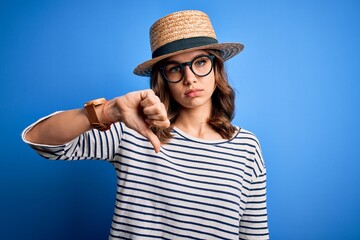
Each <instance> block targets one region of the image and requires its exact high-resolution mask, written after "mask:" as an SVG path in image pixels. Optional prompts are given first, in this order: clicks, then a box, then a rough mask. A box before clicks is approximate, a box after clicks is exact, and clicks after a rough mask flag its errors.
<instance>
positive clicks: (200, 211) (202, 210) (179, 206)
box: [117, 185, 239, 221]
mask: <svg viewBox="0 0 360 240" xmlns="http://www.w3.org/2000/svg"><path fill="white" fill-rule="evenodd" d="M118 186H119V185H118ZM122 188H124V187H123V186H122ZM136 190H138V189H136ZM143 192H145V191H143ZM148 192H149V191H148ZM117 194H119V195H122V196H127V197H133V198H137V199H142V200H147V201H150V202H155V203H160V204H164V205H167V206H172V207H177V208H184V206H183V205H178V204H173V203H170V202H164V201H159V200H155V199H153V198H147V197H142V196H137V195H132V194H127V193H124V192H119V191H117ZM151 194H155V193H153V192H151ZM155 195H156V194H155ZM186 209H187V210H193V211H197V212H199V213H200V214H201V213H204V212H206V213H210V214H213V215H218V216H222V217H224V218H229V219H232V220H236V221H238V220H239V219H237V218H235V217H231V216H229V215H227V214H222V213H221V212H214V211H209V210H205V209H199V208H194V207H188V206H187V207H186Z"/></svg>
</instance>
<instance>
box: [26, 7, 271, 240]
mask: <svg viewBox="0 0 360 240" xmlns="http://www.w3.org/2000/svg"><path fill="white" fill-rule="evenodd" d="M150 43H151V48H152V59H151V60H148V61H146V62H144V63H143V64H140V65H139V66H137V67H136V68H135V70H134V73H135V74H137V75H140V76H150V77H151V79H150V81H151V90H150V89H149V90H142V91H137V92H130V93H128V94H125V95H123V96H120V97H116V98H114V99H111V100H109V101H106V100H105V99H96V100H92V101H89V102H88V103H86V104H85V107H84V108H81V109H75V110H70V111H64V112H57V113H54V114H52V115H50V116H47V117H45V118H43V119H40V120H39V121H37V122H36V123H34V124H32V125H31V126H29V127H28V128H27V129H25V130H24V133H23V139H24V141H25V142H27V143H28V144H30V146H31V147H33V148H34V149H35V150H37V151H38V153H39V154H40V155H42V156H43V157H46V158H49V159H63V160H80V159H103V160H107V161H108V162H110V163H111V164H112V165H113V166H114V168H115V170H116V173H117V178H118V181H117V196H116V205H115V212H114V216H113V222H112V226H111V231H110V236H109V238H110V239H145V238H150V239H151V238H153V239H158V238H160V239H268V238H269V235H268V227H267V210H266V169H265V166H264V163H263V160H262V156H261V150H260V146H259V143H258V140H257V138H256V137H255V136H254V135H253V134H252V133H250V132H248V131H246V130H244V129H241V128H238V127H236V126H233V125H232V124H231V120H232V118H233V113H234V92H233V89H232V88H231V87H230V86H229V84H228V81H227V78H226V73H225V70H224V61H226V60H228V59H229V58H231V57H233V56H235V55H236V54H238V53H239V52H240V51H241V50H242V49H243V45H242V44H240V43H218V42H217V40H216V35H215V32H214V30H213V28H212V26H211V22H210V20H209V18H208V16H207V15H206V14H205V13H203V12H200V11H182V12H176V13H173V14H170V15H168V16H166V17H164V18H161V19H159V20H158V21H156V22H155V23H154V24H153V25H152V27H151V29H150ZM154 150H155V151H154Z"/></svg>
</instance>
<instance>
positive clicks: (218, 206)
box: [118, 178, 238, 213]
mask: <svg viewBox="0 0 360 240" xmlns="http://www.w3.org/2000/svg"><path fill="white" fill-rule="evenodd" d="M119 180H122V181H125V182H132V183H137V184H142V185H148V186H151V187H154V188H160V189H163V190H166V191H169V192H177V193H181V194H185V195H186V194H187V195H191V196H196V197H202V198H208V199H215V200H220V201H224V202H229V203H231V204H234V205H236V206H238V203H236V202H233V201H230V200H224V199H220V198H216V197H208V196H204V195H200V194H190V193H186V192H183V191H178V190H171V189H169V188H164V187H156V185H154V184H149V183H144V182H140V181H135V180H129V179H122V178H119ZM118 187H119V188H120V187H121V188H122V189H126V190H135V191H138V192H145V193H149V194H153V195H157V196H161V197H163V198H166V199H174V200H178V201H183V202H190V203H195V204H200V205H207V206H212V207H216V208H221V209H225V210H228V211H230V212H235V213H237V211H235V210H234V209H233V208H228V207H224V206H221V205H218V204H211V203H204V202H200V201H195V200H189V199H186V198H180V197H174V196H172V195H170V194H169V195H166V194H161V193H158V192H153V191H150V190H144V189H141V188H134V187H129V186H127V184H124V185H123V186H121V185H120V184H118ZM119 194H123V193H119Z"/></svg>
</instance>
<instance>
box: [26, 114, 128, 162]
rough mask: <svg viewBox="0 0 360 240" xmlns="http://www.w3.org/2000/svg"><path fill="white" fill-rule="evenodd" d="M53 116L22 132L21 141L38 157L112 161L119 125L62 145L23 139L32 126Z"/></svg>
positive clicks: (119, 130)
mask: <svg viewBox="0 0 360 240" xmlns="http://www.w3.org/2000/svg"><path fill="white" fill-rule="evenodd" d="M54 114H56V113H53V114H51V115H49V116H46V117H44V118H41V119H39V120H38V121H37V122H35V123H33V124H31V125H30V126H28V127H27V128H26V129H25V130H24V131H23V132H22V139H23V141H24V142H25V143H27V144H28V145H29V146H30V147H32V148H33V149H34V150H35V151H36V152H37V153H38V154H39V155H40V156H42V157H44V158H47V159H51V160H87V159H103V160H111V159H113V157H114V154H115V150H116V149H117V148H118V146H119V143H120V138H121V134H122V127H121V124H119V123H116V124H113V125H112V126H111V129H110V130H108V131H104V132H101V131H98V130H96V129H93V130H90V131H88V132H85V133H84V134H81V135H80V136H78V137H77V138H75V139H73V140H72V141H70V142H68V143H66V144H62V145H46V144H37V143H32V142H29V141H28V140H27V139H26V138H25V136H26V133H27V132H28V131H29V130H30V129H31V128H32V127H33V126H35V125H36V124H38V123H39V122H41V121H43V120H45V119H46V118H48V117H50V116H52V115H54Z"/></svg>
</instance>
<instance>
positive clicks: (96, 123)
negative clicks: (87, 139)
mask: <svg viewBox="0 0 360 240" xmlns="http://www.w3.org/2000/svg"><path fill="white" fill-rule="evenodd" d="M105 103H106V99H105V98H98V99H94V100H91V101H89V102H87V103H85V105H84V108H85V109H86V111H87V115H88V119H89V122H90V124H91V126H92V127H94V128H96V129H98V130H100V131H106V130H108V129H110V125H111V123H110V124H105V123H102V122H101V121H100V120H99V118H98V116H97V115H96V110H95V108H96V107H97V106H100V105H103V104H105Z"/></svg>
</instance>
